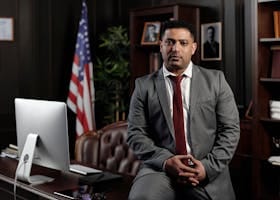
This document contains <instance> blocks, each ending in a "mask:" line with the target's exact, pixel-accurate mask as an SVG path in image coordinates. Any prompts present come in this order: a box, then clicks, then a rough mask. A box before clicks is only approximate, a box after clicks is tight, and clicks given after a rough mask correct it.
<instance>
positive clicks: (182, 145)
mask: <svg viewBox="0 0 280 200" xmlns="http://www.w3.org/2000/svg"><path fill="white" fill-rule="evenodd" d="M170 79H171V80H172V81H173V83H174V84H173V90H174V93H173V125H174V130H175V138H176V153H177V154H179V155H186V154H187V148H186V140H185V129H184V114H183V103H182V93H181V86H180V83H181V81H182V79H183V76H170Z"/></svg>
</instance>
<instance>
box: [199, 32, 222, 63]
mask: <svg viewBox="0 0 280 200" xmlns="http://www.w3.org/2000/svg"><path fill="white" fill-rule="evenodd" d="M203 45H204V46H203V48H204V58H219V53H220V52H219V50H220V48H219V43H218V42H217V41H215V28H214V27H213V26H208V28H207V41H206V42H205V43H204V44H203Z"/></svg>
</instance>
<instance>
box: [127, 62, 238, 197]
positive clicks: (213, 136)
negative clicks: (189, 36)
mask: <svg viewBox="0 0 280 200" xmlns="http://www.w3.org/2000/svg"><path fill="white" fill-rule="evenodd" d="M188 114H189V127H188V131H187V133H188V136H187V138H188V142H189V143H190V146H191V150H192V155H193V156H194V157H195V158H196V159H199V160H200V161H201V162H202V164H203V165H204V167H205V170H206V173H207V178H208V183H207V184H206V185H205V189H206V191H207V192H208V193H209V195H210V196H211V197H212V199H221V200H225V199H228V200H230V199H235V195H234V191H233V188H232V184H231V180H230V174H229V169H228V164H229V162H230V160H231V159H232V157H233V155H234V152H235V150H236V147H237V144H238V141H239V137H240V128H239V114H238V110H237V107H236V103H235V100H234V96H233V93H232V91H231V89H230V87H229V85H228V83H227V82H226V80H225V77H224V75H223V73H222V72H221V71H218V70H209V69H205V68H202V67H199V66H196V65H194V66H193V76H192V79H191V91H190V107H189V113H188ZM174 137H175V136H174V128H173V122H172V117H171V113H170V110H169V100H168V97H167V91H166V86H165V81H164V77H163V72H162V69H160V70H159V71H157V72H155V73H153V74H149V75H146V76H144V77H141V78H138V79H136V81H135V90H134V92H133V95H132V97H131V103H130V111H129V116H128V138H127V142H128V144H129V146H130V147H131V148H132V149H133V150H134V152H135V154H136V155H137V156H138V158H139V159H141V160H142V161H143V163H144V166H145V167H148V168H152V169H153V170H158V171H162V167H163V163H164V161H165V160H166V159H168V158H169V157H171V156H173V155H174V154H175V138H174Z"/></svg>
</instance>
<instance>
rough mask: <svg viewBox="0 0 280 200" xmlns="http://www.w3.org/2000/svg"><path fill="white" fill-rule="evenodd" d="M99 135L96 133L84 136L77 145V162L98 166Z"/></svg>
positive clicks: (77, 141) (91, 132) (90, 132)
mask: <svg viewBox="0 0 280 200" xmlns="http://www.w3.org/2000/svg"><path fill="white" fill-rule="evenodd" d="M98 153H99V135H98V134H97V132H95V131H89V132H86V133H84V134H82V135H81V136H80V137H79V138H78V139H77V140H76V143H75V160H76V161H78V162H81V163H85V164H89V165H95V166H98V157H99V155H98Z"/></svg>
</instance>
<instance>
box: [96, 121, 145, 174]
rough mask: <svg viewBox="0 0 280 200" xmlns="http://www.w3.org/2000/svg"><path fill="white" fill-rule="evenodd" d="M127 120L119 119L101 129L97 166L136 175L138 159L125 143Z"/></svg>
mask: <svg viewBox="0 0 280 200" xmlns="http://www.w3.org/2000/svg"><path fill="white" fill-rule="evenodd" d="M126 138H127V122H126V121H119V122H116V123H113V124H109V125H107V126H105V127H104V128H102V129H101V135H100V148H99V150H100V153H99V166H100V167H102V168H107V169H109V170H112V171H117V172H120V173H125V174H130V175H133V176H134V175H136V173H137V171H138V169H139V165H140V161H139V160H137V159H136V157H135V155H134V153H133V151H132V149H130V148H129V147H128V145H127V144H126Z"/></svg>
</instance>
